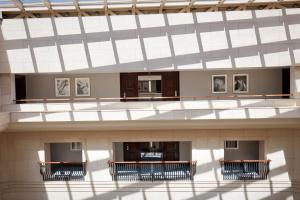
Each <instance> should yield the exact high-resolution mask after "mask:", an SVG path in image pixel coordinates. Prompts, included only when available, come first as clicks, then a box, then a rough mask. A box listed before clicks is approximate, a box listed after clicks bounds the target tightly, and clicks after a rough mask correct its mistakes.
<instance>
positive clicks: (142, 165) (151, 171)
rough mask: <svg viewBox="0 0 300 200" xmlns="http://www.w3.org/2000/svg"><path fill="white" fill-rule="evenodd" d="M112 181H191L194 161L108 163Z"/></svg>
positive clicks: (194, 167) (194, 170)
mask: <svg viewBox="0 0 300 200" xmlns="http://www.w3.org/2000/svg"><path fill="white" fill-rule="evenodd" d="M108 165H109V169H110V174H111V176H112V179H113V180H114V181H164V180H193V177H194V175H195V173H196V161H140V162H113V161H109V162H108Z"/></svg>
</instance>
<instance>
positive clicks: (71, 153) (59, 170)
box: [40, 142, 86, 181]
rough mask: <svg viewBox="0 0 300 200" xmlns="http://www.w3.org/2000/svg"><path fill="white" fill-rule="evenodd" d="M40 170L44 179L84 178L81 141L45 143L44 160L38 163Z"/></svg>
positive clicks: (84, 167)
mask: <svg viewBox="0 0 300 200" xmlns="http://www.w3.org/2000/svg"><path fill="white" fill-rule="evenodd" d="M40 172H41V175H42V176H43V180H44V181H60V180H61V181H70V180H72V181H76V180H84V176H85V175H86V163H85V162H83V159H82V143H81V142H68V143H45V162H41V163H40Z"/></svg>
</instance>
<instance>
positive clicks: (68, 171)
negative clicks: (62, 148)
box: [39, 162, 86, 181]
mask: <svg viewBox="0 0 300 200" xmlns="http://www.w3.org/2000/svg"><path fill="white" fill-rule="evenodd" d="M39 164H40V173H41V175H42V176H43V180H44V181H80V180H84V176H85V175H86V162H40V163H39Z"/></svg>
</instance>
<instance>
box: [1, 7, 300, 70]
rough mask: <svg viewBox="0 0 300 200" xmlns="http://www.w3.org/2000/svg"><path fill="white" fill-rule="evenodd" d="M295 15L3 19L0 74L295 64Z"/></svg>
mask: <svg viewBox="0 0 300 200" xmlns="http://www.w3.org/2000/svg"><path fill="white" fill-rule="evenodd" d="M299 13H300V9H286V10H280V9H277V10H255V11H251V10H249V11H228V12H207V13H205V12H199V13H182V14H152V15H150V14H147V15H122V16H91V17H58V18H34V19H33V18H28V19H4V20H3V22H2V25H1V35H0V66H1V68H0V72H1V73H4V72H6V73H46V72H50V73H51V72H53V73H54V72H55V73H58V72H62V73H84V72H88V73H93V72H95V71H97V72H127V71H155V70H182V71H184V70H202V69H209V70H210V69H224V68H227V69H232V68H253V67H259V68H262V67H280V66H290V65H295V64H299V63H300V60H299V57H300V46H299V38H300V33H299V31H298V30H299V26H300V25H299V18H300V16H299Z"/></svg>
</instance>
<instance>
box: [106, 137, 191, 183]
mask: <svg viewBox="0 0 300 200" xmlns="http://www.w3.org/2000/svg"><path fill="white" fill-rule="evenodd" d="M113 147H114V161H110V162H109V167H110V173H111V175H112V179H113V180H119V181H122V180H124V181H137V180H138V181H162V180H192V179H193V176H194V174H195V172H196V162H195V161H191V151H192V149H191V142H190V141H180V142H178V141H177V142H173V141H172V142H160V141H149V142H114V143H113Z"/></svg>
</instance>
